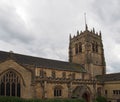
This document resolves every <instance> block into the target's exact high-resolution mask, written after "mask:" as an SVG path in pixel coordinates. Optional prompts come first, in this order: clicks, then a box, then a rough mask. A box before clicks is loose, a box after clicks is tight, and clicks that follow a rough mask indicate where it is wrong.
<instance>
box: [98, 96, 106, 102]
mask: <svg viewBox="0 0 120 102" xmlns="http://www.w3.org/2000/svg"><path fill="white" fill-rule="evenodd" d="M96 102H107V99H106V98H105V97H102V96H98V97H97V98H96Z"/></svg>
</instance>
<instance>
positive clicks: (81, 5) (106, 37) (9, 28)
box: [0, 0, 120, 73]
mask: <svg viewBox="0 0 120 102" xmlns="http://www.w3.org/2000/svg"><path fill="white" fill-rule="evenodd" d="M85 12H86V14H87V17H86V18H87V24H88V27H89V30H91V29H92V28H93V27H94V28H95V30H96V31H98V32H99V31H100V30H101V31H102V38H103V43H104V50H105V59H106V64H107V73H112V72H120V13H119V12H120V0H0V50H1V51H13V52H15V53H20V54H27V55H32V56H39V57H44V58H49V59H56V60H63V61H67V60H68V45H69V34H70V33H71V34H72V36H73V35H74V34H75V35H76V32H77V30H80V31H81V30H82V31H84V13H85Z"/></svg>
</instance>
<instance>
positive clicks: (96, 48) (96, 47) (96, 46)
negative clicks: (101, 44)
mask: <svg viewBox="0 0 120 102" xmlns="http://www.w3.org/2000/svg"><path fill="white" fill-rule="evenodd" d="M95 50H96V52H98V44H97V43H96V45H95Z"/></svg>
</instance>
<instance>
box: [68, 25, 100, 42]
mask: <svg viewBox="0 0 120 102" xmlns="http://www.w3.org/2000/svg"><path fill="white" fill-rule="evenodd" d="M86 35H88V36H92V37H95V38H97V39H100V40H101V37H102V35H101V31H99V32H96V31H95V29H94V28H93V29H92V30H88V28H87V27H86V29H85V31H79V30H77V33H76V34H74V35H73V36H71V34H70V40H71V41H74V40H75V41H76V40H77V38H80V37H84V36H86Z"/></svg>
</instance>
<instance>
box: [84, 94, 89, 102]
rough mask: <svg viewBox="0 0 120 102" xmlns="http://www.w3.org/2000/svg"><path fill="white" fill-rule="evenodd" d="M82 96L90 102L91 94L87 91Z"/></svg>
mask: <svg viewBox="0 0 120 102" xmlns="http://www.w3.org/2000/svg"><path fill="white" fill-rule="evenodd" d="M82 98H83V99H84V100H85V102H90V94H89V93H87V92H85V93H83V95H82Z"/></svg>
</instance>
